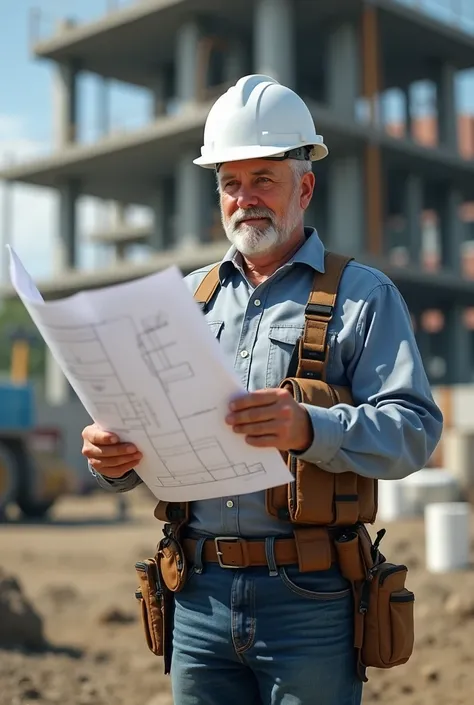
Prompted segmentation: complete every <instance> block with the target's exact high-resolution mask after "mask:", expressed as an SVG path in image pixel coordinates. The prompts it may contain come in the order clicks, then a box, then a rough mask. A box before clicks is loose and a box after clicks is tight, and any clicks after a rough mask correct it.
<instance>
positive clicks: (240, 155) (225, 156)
mask: <svg viewBox="0 0 474 705" xmlns="http://www.w3.org/2000/svg"><path fill="white" fill-rule="evenodd" d="M301 146H303V145H301V144H293V145H288V146H284V147H282V146H281V145H280V146H278V147H267V146H265V147H263V146H260V145H251V146H247V147H227V148H224V149H222V150H216V152H214V154H213V155H212V157H213V159H212V161H210V160H209V157H205V156H202V155H201V156H200V157H198V158H197V159H193V164H196V165H197V166H201V167H203V168H204V169H214V168H215V166H216V164H225V163H226V162H242V161H246V160H247V159H266V158H268V157H276V156H278V155H280V154H284V153H285V152H289V151H290V150H292V149H296V148H298V147H301ZM328 154H329V150H328V148H327V147H326V145H325V144H324V142H322V141H321V142H318V143H316V144H314V145H313V149H312V150H311V161H313V162H315V161H319V160H320V159H324V158H325V157H327V155H328ZM209 156H211V155H209Z"/></svg>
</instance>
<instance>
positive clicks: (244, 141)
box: [83, 75, 442, 705]
mask: <svg viewBox="0 0 474 705" xmlns="http://www.w3.org/2000/svg"><path fill="white" fill-rule="evenodd" d="M326 155H327V148H326V146H325V145H324V142H323V140H322V138H321V137H320V136H319V135H317V134H316V133H315V129H314V123H313V120H312V117H311V115H310V113H309V110H308V109H307V107H306V105H305V104H304V102H303V101H302V100H301V99H300V98H299V97H298V96H297V95H296V94H295V93H294V92H293V91H291V90H289V89H288V88H286V87H284V86H281V85H279V84H278V83H277V82H276V81H274V80H273V79H271V78H269V77H267V76H258V75H257V76H247V77H244V78H242V79H241V80H240V81H239V82H238V83H237V84H236V86H234V87H233V88H231V89H230V90H229V91H228V92H227V93H226V94H225V95H223V96H221V98H220V99H219V100H218V101H217V102H216V104H215V105H214V107H213V108H212V110H211V112H210V114H209V117H208V120H207V123H206V128H205V135H204V147H203V148H202V156H201V157H199V158H198V159H196V160H195V162H196V163H197V164H198V165H200V166H203V167H205V168H213V169H215V171H216V175H217V181H218V189H219V196H220V207H221V214H222V225H223V227H224V230H225V232H226V235H227V237H228V239H229V240H230V242H231V243H232V247H231V248H230V250H229V252H228V254H227V255H226V256H225V257H224V260H223V261H222V263H221V264H220V268H219V279H220V286H219V288H218V290H217V292H216V294H215V296H214V297H213V300H212V301H211V302H210V304H209V306H208V308H207V312H206V319H207V321H208V323H209V326H210V329H211V331H212V332H214V334H215V335H216V336H217V337H218V339H219V341H220V344H221V346H222V348H223V350H224V353H225V354H226V355H227V356H228V358H229V359H230V360H232V361H233V365H234V369H235V371H236V373H237V374H238V376H239V377H240V379H241V381H242V383H243V384H244V385H245V387H246V388H247V390H248V394H247V395H246V396H243V397H242V398H241V399H239V400H238V401H236V402H234V404H233V405H232V407H231V408H229V412H228V414H227V417H226V421H227V423H228V424H229V425H230V426H231V427H232V428H233V429H234V431H235V432H236V433H238V434H242V435H243V436H245V440H246V442H247V443H249V444H250V445H252V446H256V447H261V448H264V447H273V448H278V449H279V450H280V451H287V452H289V453H290V455H295V456H297V457H299V458H300V459H301V458H303V459H306V460H308V461H309V462H311V463H314V464H317V465H318V466H319V467H320V468H322V469H323V470H325V471H327V472H329V473H333V474H336V475H337V474H338V473H344V472H347V471H351V472H354V473H357V474H359V475H361V476H364V477H366V478H383V479H398V478H402V477H404V476H407V475H409V474H410V473H413V472H415V471H417V470H419V469H420V468H422V467H423V466H424V465H425V463H426V462H427V460H428V458H429V457H430V455H431V453H432V451H433V450H434V448H435V446H436V444H437V442H438V440H439V438H440V434H441V430H442V417H441V413H440V411H439V409H438V408H437V406H436V405H435V403H434V401H433V399H432V396H431V393H430V388H429V384H428V381H427V378H426V376H425V372H424V369H423V365H422V361H421V359H420V355H419V352H418V349H417V346H416V343H415V339H414V336H413V332H412V327H411V321H410V317H409V313H408V311H407V308H406V306H405V303H404V301H403V300H402V298H401V296H400V294H399V292H398V290H397V289H396V287H395V286H394V284H393V283H392V282H391V281H390V280H389V279H388V278H387V277H386V276H385V275H384V274H382V273H381V272H379V271H377V270H375V269H371V268H369V267H366V266H363V265H361V264H359V263H356V262H354V261H352V262H350V263H349V264H348V265H347V266H346V268H345V270H344V272H343V275H342V279H341V282H340V286H339V294H338V298H337V303H336V309H335V311H334V314H333V316H332V319H331V322H330V327H329V336H328V343H329V362H328V367H327V381H328V382H329V383H330V384H333V385H346V386H349V387H350V389H351V393H352V396H353V399H354V406H350V405H347V404H338V405H336V406H334V407H333V408H330V409H326V408H321V407H318V406H311V405H308V404H300V403H298V402H297V401H295V400H294V399H293V397H292V396H290V394H289V393H288V392H287V391H285V390H283V389H280V388H279V384H280V382H281V381H282V379H284V378H285V376H286V374H287V370H288V367H289V364H290V359H291V357H292V353H293V350H294V347H295V345H296V343H297V341H298V340H299V338H300V336H301V334H302V331H303V326H304V312H305V305H306V303H307V301H308V295H309V293H310V292H311V287H312V282H313V278H314V275H315V273H317V272H323V271H324V267H325V258H324V255H325V251H324V247H323V245H322V243H321V240H320V239H319V237H318V234H317V233H316V231H315V230H314V229H313V228H310V227H306V228H305V227H304V213H305V210H306V209H307V207H308V204H309V203H310V201H311V198H312V195H313V189H314V183H315V178H314V175H313V173H312V169H311V162H312V161H315V160H318V159H321V158H324V157H325V156H326ZM343 207H344V204H343V203H341V208H343ZM348 227H349V228H350V223H348ZM210 269H211V267H204V268H203V269H200V270H199V271H196V272H193V273H192V274H190V275H189V276H188V277H187V282H188V284H189V287H190V289H191V291H192V292H193V293H194V292H195V291H196V289H197V287H198V286H199V284H200V283H201V282H202V280H203V278H204V277H205V276H206V274H207V273H208V272H209V270H210ZM83 438H84V446H83V453H84V455H85V456H86V457H87V458H88V460H89V464H90V467H91V470H92V472H93V473H94V474H95V475H96V477H97V480H98V482H99V484H100V485H101V486H102V487H104V488H106V489H108V490H111V491H114V492H125V491H128V490H131V489H132V488H134V487H135V486H136V485H137V484H138V483H139V482H140V479H139V477H138V476H137V474H136V473H135V472H134V468H135V467H137V464H138V463H139V461H140V457H141V456H140V451H139V449H136V448H134V447H133V446H130V445H129V444H123V443H120V440H119V439H116V438H114V437H112V434H109V433H107V432H105V431H103V430H101V429H99V428H98V427H97V426H95V425H92V426H89V427H87V428H86V429H84V432H83ZM187 530H188V531H189V532H192V535H193V536H194V537H200V538H201V539H202V541H201V543H200V544H199V545H200V546H201V547H202V542H203V541H204V539H205V537H223V536H227V537H236V536H239V537H245V538H246V539H253V540H257V539H264V540H265V541H269V540H270V539H271V538H272V537H273V538H275V537H282V536H285V537H288V536H291V535H292V527H291V525H290V524H289V522H288V521H286V520H285V519H284V518H282V519H280V518H277V517H275V516H273V515H270V513H269V512H267V511H266V507H265V495H264V493H263V492H262V493H254V494H249V495H242V496H240V497H224V498H222V499H215V500H206V501H199V502H195V503H192V504H191V516H190V521H189V524H188V527H187ZM265 545H267V544H265ZM270 557H271V556H270ZM348 586H349V584H348V582H347V581H346V580H345V579H344V578H343V577H342V575H341V572H340V570H339V568H338V565H337V563H333V564H332V567H331V568H330V569H329V570H325V571H319V570H318V571H310V572H304V573H303V572H299V569H298V566H297V565H290V566H278V565H275V563H274V561H269V564H268V565H267V566H261V567H248V568H242V569H231V570H229V569H223V568H222V567H221V566H220V565H219V564H218V563H215V562H214V563H206V562H205V561H204V560H203V554H202V553H198V552H197V554H196V558H195V562H194V566H193V568H192V569H190V574H189V577H188V578H187V582H186V584H185V587H184V589H183V590H182V591H181V592H179V593H177V594H176V598H175V605H176V611H175V625H174V634H173V645H174V646H173V648H174V650H173V664H172V672H171V674H172V686H173V691H174V702H175V703H176V705H191V704H195V703H196V704H197V703H203V704H206V705H222V704H223V703H225V704H226V705H234V704H235V705H237V704H239V705H240V703H245V704H246V705H257V704H260V705H271V704H276V703H278V704H281V705H283V704H285V705H290V704H291V705H310V704H311V705H313V704H314V705H356V704H358V703H360V702H361V693H362V684H361V681H360V679H359V678H358V676H357V673H356V666H355V659H354V650H353V644H354V642H353V627H352V625H353V605H352V595H351V592H350V590H349V587H348Z"/></svg>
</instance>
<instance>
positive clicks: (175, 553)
mask: <svg viewBox="0 0 474 705" xmlns="http://www.w3.org/2000/svg"><path fill="white" fill-rule="evenodd" d="M164 532H165V536H164V538H163V539H161V541H160V543H159V545H158V552H157V561H158V569H159V571H160V574H161V577H162V579H163V582H164V584H165V585H166V587H167V588H168V590H170V591H171V592H180V590H182V589H183V587H184V584H185V583H186V577H187V572H188V571H187V563H186V557H185V555H184V551H183V548H182V546H181V543H180V541H179V539H178V537H177V536H176V535H175V534H174V533H173V531H172V530H171V526H170V525H168V526H165V529H164Z"/></svg>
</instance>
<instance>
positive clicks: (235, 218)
mask: <svg viewBox="0 0 474 705" xmlns="http://www.w3.org/2000/svg"><path fill="white" fill-rule="evenodd" d="M248 218H268V219H269V220H270V222H271V223H272V225H274V224H275V223H274V219H273V218H274V213H273V211H271V210H270V209H269V208H258V207H255V208H246V209H245V210H242V209H241V210H238V211H236V212H235V213H234V214H233V215H232V218H231V220H230V225H231V226H232V227H234V228H235V227H237V226H238V225H240V224H241V223H243V221H244V220H247V219H248Z"/></svg>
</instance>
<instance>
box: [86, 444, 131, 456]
mask: <svg viewBox="0 0 474 705" xmlns="http://www.w3.org/2000/svg"><path fill="white" fill-rule="evenodd" d="M138 452H139V451H138V448H137V447H136V446H134V445H133V443H115V444H114V445H111V446H102V445H95V444H93V443H89V442H88V441H85V442H84V448H83V451H82V453H83V455H85V456H86V457H88V458H115V457H119V458H122V457H123V458H124V459H125V458H126V457H127V456H130V455H134V454H135V453H138Z"/></svg>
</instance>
